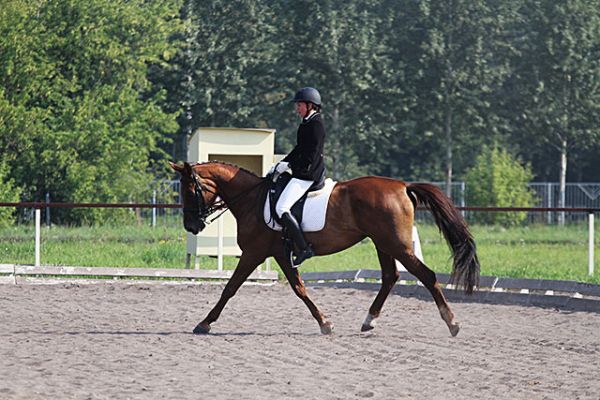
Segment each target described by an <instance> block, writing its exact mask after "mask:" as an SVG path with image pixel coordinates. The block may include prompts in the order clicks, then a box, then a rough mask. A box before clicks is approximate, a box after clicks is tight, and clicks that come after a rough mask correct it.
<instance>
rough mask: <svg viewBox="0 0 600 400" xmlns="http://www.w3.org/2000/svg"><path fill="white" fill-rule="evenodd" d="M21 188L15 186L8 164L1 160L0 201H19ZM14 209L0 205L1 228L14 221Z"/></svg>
mask: <svg viewBox="0 0 600 400" xmlns="http://www.w3.org/2000/svg"><path fill="white" fill-rule="evenodd" d="M20 194H21V190H20V189H19V188H17V187H16V186H15V182H14V180H13V179H11V178H10V177H9V174H8V164H7V163H6V162H3V161H0V203H16V202H18V201H19V200H20V199H19V196H20ZM14 221H15V218H14V209H12V208H7V207H0V228H1V227H6V226H8V225H11V224H12V223H14Z"/></svg>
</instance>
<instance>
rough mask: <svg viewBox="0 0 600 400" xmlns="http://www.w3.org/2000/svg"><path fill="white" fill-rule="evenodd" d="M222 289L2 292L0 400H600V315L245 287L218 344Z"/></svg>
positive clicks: (225, 318) (94, 287)
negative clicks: (215, 313) (446, 315)
mask: <svg viewBox="0 0 600 400" xmlns="http://www.w3.org/2000/svg"><path fill="white" fill-rule="evenodd" d="M222 288H223V286H222V285H156V284H135V285H131V284H125V283H110V284H71V283H63V284H59V285H19V286H14V285H0V371H1V372H0V399H180V400H181V399H217V400H220V399H223V400H224V399H236V400H238V399H361V398H371V399H488V398H496V399H498V398H499V399H600V315H599V314H595V313H584V312H559V311H555V310H551V309H541V308H534V307H520V306H505V305H490V304H485V305H484V304H473V303H462V304H460V303H459V304H452V306H453V309H454V312H455V314H456V315H457V319H458V320H459V321H461V323H462V330H461V332H460V333H459V335H458V337H456V338H452V337H450V335H449V333H448V330H447V328H446V326H445V324H444V323H443V322H442V320H441V319H440V317H439V315H438V312H437V309H436V307H435V305H434V303H433V301H423V300H418V299H413V298H406V297H400V296H391V297H390V298H389V299H388V302H387V303H386V306H385V307H384V310H383V315H382V317H381V318H380V319H379V320H378V325H377V327H376V329H375V330H374V331H371V332H369V333H361V332H360V326H361V323H362V321H363V319H364V317H365V315H366V311H367V309H368V307H369V305H370V303H371V301H372V299H373V298H374V296H375V293H374V292H370V291H363V290H354V289H334V288H310V289H309V293H310V294H311V296H312V298H313V300H315V302H316V303H317V305H318V306H319V307H321V309H322V310H323V311H324V313H325V314H326V315H327V316H328V317H329V318H330V320H331V321H332V322H333V323H334V325H335V333H334V335H332V336H323V335H321V334H320V333H319V328H318V325H317V324H316V322H315V321H314V320H313V319H312V317H311V316H310V314H309V312H308V310H307V309H306V307H305V306H304V304H303V303H302V302H301V301H300V300H298V299H297V298H296V297H295V295H294V294H293V293H292V291H291V290H290V289H289V287H288V286H286V285H284V284H276V285H273V286H256V285H255V286H244V287H242V288H241V289H240V291H239V292H238V294H237V295H236V296H235V297H234V298H233V299H232V300H231V301H230V303H229V304H228V305H227V307H226V308H225V311H224V312H223V314H222V316H221V319H220V320H219V321H217V322H216V323H215V324H213V326H212V333H211V334H210V335H205V336H196V335H192V334H191V331H192V329H193V328H194V326H195V325H196V323H197V322H199V321H200V320H201V319H202V318H203V317H204V316H205V314H206V313H207V312H208V311H209V310H210V308H211V307H212V306H213V304H214V303H215V302H216V300H217V299H218V297H219V295H220V293H221V290H222Z"/></svg>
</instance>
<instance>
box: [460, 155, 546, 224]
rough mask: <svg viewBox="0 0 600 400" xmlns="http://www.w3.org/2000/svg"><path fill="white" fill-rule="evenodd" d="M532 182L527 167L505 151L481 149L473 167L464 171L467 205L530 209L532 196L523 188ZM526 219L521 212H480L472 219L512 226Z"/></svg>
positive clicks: (530, 173)
mask: <svg viewBox="0 0 600 400" xmlns="http://www.w3.org/2000/svg"><path fill="white" fill-rule="evenodd" d="M532 179H533V173H532V172H531V168H530V167H529V166H523V165H521V164H520V163H519V161H518V160H516V159H515V158H513V157H512V156H511V155H510V154H508V152H507V151H506V150H499V149H498V148H493V149H490V148H484V150H483V151H482V153H481V154H480V155H479V156H478V157H477V160H476V162H475V166H474V167H473V168H472V169H471V170H469V172H467V176H466V182H467V185H466V200H467V204H468V205H469V206H473V207H476V206H479V207H532V206H533V204H534V200H535V197H534V194H533V192H532V191H531V189H529V188H528V187H527V184H528V183H529V182H530V181H531V180H532ZM526 216H527V214H526V213H525V212H486V213H483V212H481V213H476V214H475V218H474V219H475V220H476V221H477V222H481V223H485V224H501V225H503V226H514V225H518V224H520V223H521V222H522V221H523V220H524V219H525V218H526Z"/></svg>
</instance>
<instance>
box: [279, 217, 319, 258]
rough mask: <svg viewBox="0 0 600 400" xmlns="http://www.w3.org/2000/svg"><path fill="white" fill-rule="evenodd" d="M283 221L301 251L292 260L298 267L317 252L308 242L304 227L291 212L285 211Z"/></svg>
mask: <svg viewBox="0 0 600 400" xmlns="http://www.w3.org/2000/svg"><path fill="white" fill-rule="evenodd" d="M281 222H282V223H283V226H285V228H286V229H287V230H288V232H289V233H290V236H291V237H292V239H293V240H294V243H295V244H296V247H297V248H298V249H299V252H298V253H296V258H295V259H294V260H293V262H292V267H293V268H297V267H299V266H300V264H302V262H303V261H304V260H306V259H309V258H311V257H312V256H314V255H315V252H314V250H313V248H312V246H311V245H310V243H307V242H306V239H305V238H304V234H303V233H302V229H300V225H298V221H296V218H294V216H293V215H292V214H290V213H287V212H286V213H283V215H282V216H281Z"/></svg>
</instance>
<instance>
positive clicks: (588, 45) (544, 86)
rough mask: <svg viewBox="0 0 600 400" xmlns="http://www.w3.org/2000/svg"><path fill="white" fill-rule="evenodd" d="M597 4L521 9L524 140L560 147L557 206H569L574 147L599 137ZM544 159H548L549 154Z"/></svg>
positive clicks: (533, 4)
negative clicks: (569, 167) (567, 191)
mask: <svg viewBox="0 0 600 400" xmlns="http://www.w3.org/2000/svg"><path fill="white" fill-rule="evenodd" d="M599 9H600V1H598V0H592V1H583V0H581V1H580V0H570V1H566V2H558V3H556V2H546V1H537V0H530V1H527V2H526V3H525V4H524V6H523V8H522V13H523V23H522V25H523V26H522V27H521V30H522V31H523V32H528V34H527V35H526V36H525V38H524V40H522V41H521V42H520V43H519V50H520V56H519V57H518V58H517V59H516V60H515V69H516V70H517V74H515V79H516V80H517V83H516V85H517V87H518V88H519V93H520V94H521V96H520V99H519V100H520V101H519V103H518V104H519V105H520V106H521V107H522V109H523V111H522V112H521V113H519V114H520V117H519V121H520V122H521V123H522V126H523V127H524V129H527V135H523V136H522V141H527V142H529V143H527V147H532V146H531V144H532V143H531V140H532V139H533V140H534V143H535V144H537V146H539V147H541V148H544V147H545V146H547V145H549V146H551V147H552V148H554V149H556V150H557V152H558V155H559V157H558V158H559V160H560V162H559V166H560V167H559V181H560V198H559V207H564V205H565V197H564V196H565V185H566V177H567V164H568V159H569V154H570V152H571V151H574V150H577V149H579V150H583V149H586V148H589V147H591V146H593V145H595V144H598V143H599V142H600V129H599V128H598V126H600V112H599V111H600V81H599V80H598V77H599V76H600V47H598V42H599V41H600V13H599V12H598V10H599ZM519 114H517V115H519ZM520 133H522V132H520ZM543 159H544V162H547V154H544V156H543ZM560 221H561V223H562V222H564V214H561V215H560Z"/></svg>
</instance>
